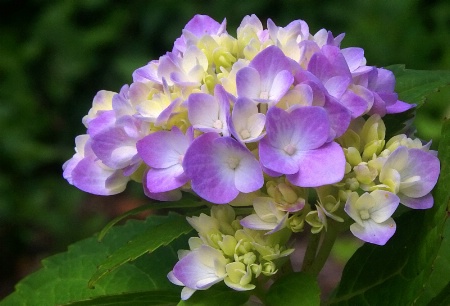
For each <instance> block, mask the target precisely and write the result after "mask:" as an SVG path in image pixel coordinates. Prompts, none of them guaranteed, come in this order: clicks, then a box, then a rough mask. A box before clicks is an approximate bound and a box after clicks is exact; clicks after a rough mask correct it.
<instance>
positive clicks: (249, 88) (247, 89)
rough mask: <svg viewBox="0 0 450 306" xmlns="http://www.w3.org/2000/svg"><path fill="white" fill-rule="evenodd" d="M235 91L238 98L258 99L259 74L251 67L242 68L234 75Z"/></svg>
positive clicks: (259, 89) (259, 88)
mask: <svg viewBox="0 0 450 306" xmlns="http://www.w3.org/2000/svg"><path fill="white" fill-rule="evenodd" d="M236 90H237V95H238V97H246V98H250V99H255V98H259V96H260V93H261V78H260V75H259V72H258V71H257V70H256V69H255V68H252V67H244V68H242V69H240V70H239V71H238V72H237V74H236Z"/></svg>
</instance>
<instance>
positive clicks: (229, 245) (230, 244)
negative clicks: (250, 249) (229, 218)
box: [217, 235, 237, 256]
mask: <svg viewBox="0 0 450 306" xmlns="http://www.w3.org/2000/svg"><path fill="white" fill-rule="evenodd" d="M217 244H218V245H219V247H220V249H221V250H222V251H223V253H224V254H225V255H227V256H233V255H234V252H235V249H236V245H237V240H236V238H234V236H230V235H223V236H222V241H218V242H217Z"/></svg>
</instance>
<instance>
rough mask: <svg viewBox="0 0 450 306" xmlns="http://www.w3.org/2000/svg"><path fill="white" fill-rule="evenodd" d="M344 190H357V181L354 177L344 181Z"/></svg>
mask: <svg viewBox="0 0 450 306" xmlns="http://www.w3.org/2000/svg"><path fill="white" fill-rule="evenodd" d="M345 188H346V189H348V190H352V191H355V190H357V189H358V188H359V182H358V180H357V179H356V178H354V177H350V178H347V179H345Z"/></svg>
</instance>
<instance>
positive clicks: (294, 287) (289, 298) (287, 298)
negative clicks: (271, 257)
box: [265, 272, 320, 306]
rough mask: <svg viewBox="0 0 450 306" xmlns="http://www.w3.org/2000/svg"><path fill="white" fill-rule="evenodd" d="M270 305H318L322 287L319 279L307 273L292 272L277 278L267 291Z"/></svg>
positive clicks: (267, 301)
mask: <svg viewBox="0 0 450 306" xmlns="http://www.w3.org/2000/svg"><path fill="white" fill-rule="evenodd" d="M265 302H266V304H267V305H268V306H278V305H283V306H291V305H292V306H297V305H302V306H318V305H320V289H319V286H318V284H317V280H316V279H315V278H314V277H313V276H311V275H308V274H305V273H301V272H298V273H291V274H287V275H285V276H283V277H282V278H280V279H279V280H277V281H276V282H275V283H273V285H272V286H271V287H270V289H269V292H267V295H266V298H265Z"/></svg>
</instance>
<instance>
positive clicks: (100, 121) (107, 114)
mask: <svg viewBox="0 0 450 306" xmlns="http://www.w3.org/2000/svg"><path fill="white" fill-rule="evenodd" d="M115 122H116V114H115V112H114V111H113V110H110V111H103V112H101V113H100V114H99V115H98V116H97V118H95V119H93V120H91V121H90V122H89V127H88V130H87V133H88V134H89V135H90V136H91V137H94V136H95V135H97V134H98V133H100V132H102V131H104V130H106V129H108V128H110V127H113V126H114V124H115Z"/></svg>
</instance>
